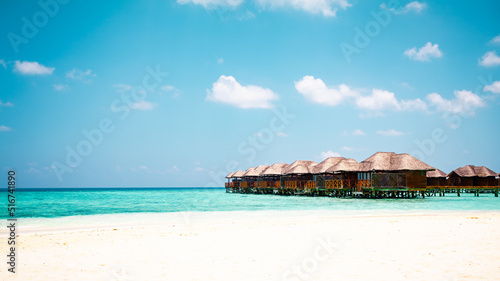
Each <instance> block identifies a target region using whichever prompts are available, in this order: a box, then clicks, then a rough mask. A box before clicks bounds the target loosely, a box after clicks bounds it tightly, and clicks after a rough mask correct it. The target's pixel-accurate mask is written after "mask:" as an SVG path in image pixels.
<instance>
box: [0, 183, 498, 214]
mask: <svg viewBox="0 0 500 281" xmlns="http://www.w3.org/2000/svg"><path fill="white" fill-rule="evenodd" d="M461 195H462V196H461V197H457V196H456V194H447V195H446V196H445V197H439V196H438V197H427V198H425V199H422V198H415V199H341V198H330V197H303V196H277V195H255V194H248V195H247V194H228V193H225V190H224V189H203V188H99V189H96V188H71V189H70V188H67V189H24V190H22V189H18V190H17V191H16V193H15V196H16V213H15V216H16V217H17V218H26V217H47V218H53V217H63V216H75V215H98V214H120V213H141V212H153V213H159V212H186V211H187V212H189V211H193V212H206V211H270V210H339V211H342V210H363V211H366V210H388V211H389V210H390V211H419V210H421V211H425V210H449V211H453V210H456V211H463V210H482V211H488V210H496V211H498V210H500V198H497V197H494V195H493V194H481V195H480V197H474V196H473V195H472V194H461ZM0 198H5V206H7V193H6V192H0ZM2 209H3V211H2V213H1V217H2V218H7V217H8V213H7V208H6V207H5V208H2Z"/></svg>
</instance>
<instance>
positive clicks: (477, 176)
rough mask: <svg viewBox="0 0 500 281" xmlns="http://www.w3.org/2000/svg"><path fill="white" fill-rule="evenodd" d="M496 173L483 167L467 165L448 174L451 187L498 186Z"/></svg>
mask: <svg viewBox="0 0 500 281" xmlns="http://www.w3.org/2000/svg"><path fill="white" fill-rule="evenodd" d="M496 176H497V173H495V172H493V171H492V170H490V169H488V168H486V167H484V166H474V165H467V166H464V167H460V168H458V169H456V170H453V171H452V172H451V173H449V174H448V178H449V183H450V185H451V186H460V187H479V186H498V180H497V179H496Z"/></svg>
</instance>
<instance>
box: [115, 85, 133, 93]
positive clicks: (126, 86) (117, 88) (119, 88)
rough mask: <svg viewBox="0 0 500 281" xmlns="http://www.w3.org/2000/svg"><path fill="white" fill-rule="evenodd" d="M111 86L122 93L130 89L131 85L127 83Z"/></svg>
mask: <svg viewBox="0 0 500 281" xmlns="http://www.w3.org/2000/svg"><path fill="white" fill-rule="evenodd" d="M113 88H115V89H116V91H117V92H118V93H124V92H126V91H130V90H131V89H132V86H131V85H127V84H115V85H113Z"/></svg>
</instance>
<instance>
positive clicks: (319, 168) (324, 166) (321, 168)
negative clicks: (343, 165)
mask: <svg viewBox="0 0 500 281" xmlns="http://www.w3.org/2000/svg"><path fill="white" fill-rule="evenodd" d="M343 159H345V158H344V157H328V158H326V159H325V160H323V162H321V163H319V164H318V165H316V166H314V169H313V173H314V174H323V173H326V170H328V168H330V167H331V166H333V165H336V164H337V163H339V162H340V161H341V160H343Z"/></svg>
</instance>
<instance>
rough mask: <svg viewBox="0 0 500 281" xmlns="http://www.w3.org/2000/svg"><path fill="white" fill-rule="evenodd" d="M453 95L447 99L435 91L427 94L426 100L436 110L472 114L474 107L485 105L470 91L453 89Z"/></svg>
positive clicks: (474, 110)
mask: <svg viewBox="0 0 500 281" xmlns="http://www.w3.org/2000/svg"><path fill="white" fill-rule="evenodd" d="M454 95H455V98H454V99H451V100H448V99H445V98H443V97H441V95H439V94H437V93H432V94H429V95H427V100H428V101H429V104H430V105H433V106H435V107H436V109H437V110H438V111H443V112H450V113H456V114H470V115H474V113H475V112H476V109H478V108H480V107H484V106H485V102H484V101H483V99H482V98H481V97H479V96H478V95H476V94H474V93H472V92H471V91H466V90H462V91H455V93H454Z"/></svg>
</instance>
